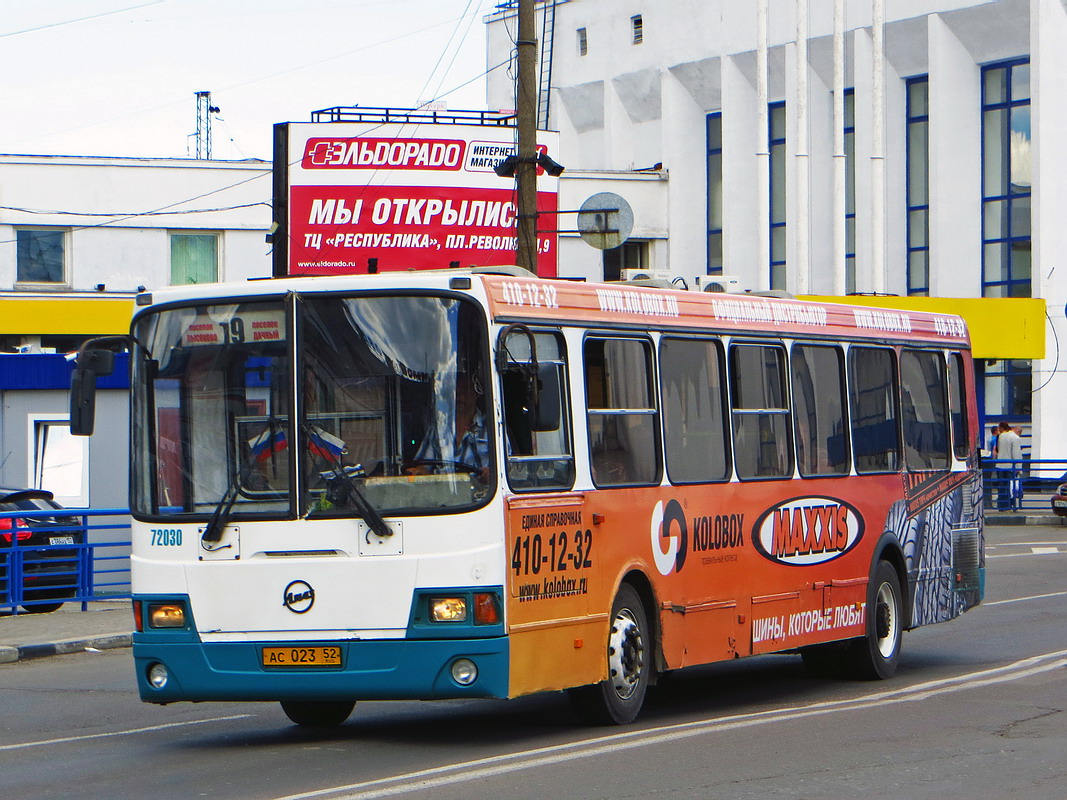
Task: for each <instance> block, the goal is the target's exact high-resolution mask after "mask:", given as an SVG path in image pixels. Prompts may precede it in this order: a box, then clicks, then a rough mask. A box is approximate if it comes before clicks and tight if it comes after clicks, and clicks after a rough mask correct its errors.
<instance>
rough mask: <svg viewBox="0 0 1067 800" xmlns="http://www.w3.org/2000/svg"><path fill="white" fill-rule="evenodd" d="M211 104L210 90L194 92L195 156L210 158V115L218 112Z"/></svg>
mask: <svg viewBox="0 0 1067 800" xmlns="http://www.w3.org/2000/svg"><path fill="white" fill-rule="evenodd" d="M218 113H219V109H218V106H213V105H211V92H197V93H196V157H197V158H206V159H210V158H211V115H212V114H218Z"/></svg>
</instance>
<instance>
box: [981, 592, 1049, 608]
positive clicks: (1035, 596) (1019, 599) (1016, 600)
mask: <svg viewBox="0 0 1067 800" xmlns="http://www.w3.org/2000/svg"><path fill="white" fill-rule="evenodd" d="M1065 594H1067V592H1049V593H1048V594H1032V595H1030V596H1029V597H1013V598H1012V599H1011V600H994V601H993V602H992V603H987V602H985V601H982V605H983V606H1002V605H1005V604H1007V603H1021V602H1023V601H1024V600H1044V599H1045V598H1046V597H1062V596H1063V595H1065Z"/></svg>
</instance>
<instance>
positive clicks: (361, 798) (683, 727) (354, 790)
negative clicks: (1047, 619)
mask: <svg viewBox="0 0 1067 800" xmlns="http://www.w3.org/2000/svg"><path fill="white" fill-rule="evenodd" d="M1065 666H1067V650H1059V651H1056V652H1052V653H1045V654H1044V655H1040V656H1035V657H1033V658H1026V659H1022V660H1021V661H1016V662H1015V663H1013V664H1008V665H1006V666H1003V667H996V668H994V669H988V670H980V671H978V672H972V673H969V674H965V675H959V676H957V677H955V678H945V679H941V680H936V681H928V682H926V683H921V684H917V685H915V686H910V687H905V688H902V689H894V690H891V691H887V692H880V693H878V694H874V695H870V696H868V697H862V698H855V699H852V700H835V701H830V702H824V703H813V704H812V705H808V706H795V707H789V708H782V709H772V710H768V711H757V712H754V713H751V714H738V715H735V716H730V717H723V718H720V719H714V720H701V721H699V722H686V723H682V724H679V725H667V726H663V727H659V728H649V729H646V730H641V731H630V732H626V733H618V734H613V735H610V736H600V737H597V738H594V739H586V740H583V741H580V742H571V743H568V744H561V745H552V746H549V747H541V748H537V749H535V750H528V751H524V752H520V753H510V754H506V755H500V756H491V757H489V758H481V759H477V760H474V761H466V762H462V763H459V764H450V765H447V766H443V767H434V768H431V769H424V770H419V771H417V772H410V773H407V774H405V775H395V776H393V777H391V778H380V779H378V780H371V781H363V782H361V783H352V784H348V785H346V786H335V787H332V788H329V789H319V790H316V791H312V792H303V793H301V794H292V795H286V796H284V797H279V798H275V800H311V798H332V800H372V798H379V797H389V796H392V795H399V794H407V793H409V792H417V791H425V790H427V789H434V788H437V787H440V786H447V785H453V784H460V783H467V782H470V781H476V780H484V779H486V778H493V777H496V776H499V775H504V774H507V773H510V772H518V771H520V770H526V769H533V768H536V767H545V766H554V765H557V764H561V763H564V762H567V761H573V760H576V759H579V758H588V757H590V756H597V755H607V754H616V753H619V752H622V751H625V750H631V749H635V748H638V747H645V746H648V745H660V744H665V743H667V742H672V741H676V740H679V739H687V738H691V737H694V736H703V735H705V734H709V733H721V732H724V731H729V730H735V729H738V728H748V727H753V726H756V725H766V724H768V723H772V722H783V721H791V720H796V719H803V718H805V717H813V716H821V715H825V714H833V713H837V712H840V711H855V710H862V709H870V708H876V707H878V706H881V705H889V704H892V703H905V702H911V701H914V700H925V699H928V698H930V697H934V696H936V695H939V694H948V693H949V692H958V691H963V690H966V689H973V688H977V687H980V686H988V685H990V684H996V683H1005V682H1008V681H1015V680H1019V679H1020V678H1025V677H1029V676H1031V675H1037V674H1039V673H1043V672H1049V671H1051V670H1055V669H1060V668H1062V667H1065Z"/></svg>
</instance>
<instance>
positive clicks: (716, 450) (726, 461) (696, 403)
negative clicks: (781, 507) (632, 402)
mask: <svg viewBox="0 0 1067 800" xmlns="http://www.w3.org/2000/svg"><path fill="white" fill-rule="evenodd" d="M723 360H724V359H723V354H722V345H721V344H720V343H719V342H718V341H717V340H713V339H668V338H664V339H663V340H662V343H661V344H660V350H659V363H660V393H661V395H662V397H663V439H664V442H663V450H664V456H665V459H666V462H667V475H668V477H669V478H670V479H671V483H701V482H704V481H723V480H726V479H728V478H729V477H730V448H729V444H728V440H729V436H728V433H727V430H726V414H725V412H724V406H725V392H724V388H725V385H726V382H725V380H724V378H723Z"/></svg>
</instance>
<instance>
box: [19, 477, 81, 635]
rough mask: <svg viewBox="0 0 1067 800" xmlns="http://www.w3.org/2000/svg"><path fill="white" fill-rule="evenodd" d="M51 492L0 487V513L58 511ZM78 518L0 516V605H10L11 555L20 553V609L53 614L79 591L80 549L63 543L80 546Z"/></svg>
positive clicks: (58, 507)
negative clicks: (19, 551) (17, 549)
mask: <svg viewBox="0 0 1067 800" xmlns="http://www.w3.org/2000/svg"><path fill="white" fill-rule="evenodd" d="M62 508H63V506H61V505H60V504H59V503H57V502H56V501H55V500H54V499H53V496H52V493H51V492H49V491H45V490H43V489H4V488H0V512H9V511H33V512H40V511H58V510H61V509H62ZM80 525H81V520H80V519H79V518H78V517H70V516H63V515H60V514H53V515H41V516H35V517H29V516H27V517H7V518H0V603H4V602H10V600H11V595H12V591H11V589H12V587H11V585H10V581H9V580H8V577H9V573H10V572H11V569H10V565H11V556H12V554H13V552H14V550H15V548H27V549H24V550H23V551H22V577H23V583H22V600H23V601H24V602H25V603H26V604H25V605H23V608H24V609H25V610H26V611H29V612H31V613H35V614H47V613H49V612H51V611H55V610H57V609H58V608H59V607H60V606H62V605H63V603H64V602H65V601H66V599H68V598H71V597H74V596H75V595H76V594H77V590H78V565H79V563H80V560H81V559H80V556H79V554H80V553H81V552H83V551H82V550H81V549H80V548H76V547H75V548H71V549H66V548H65V547H64V545H80V544H83V543H84V542H85V529H84V528H82V527H80Z"/></svg>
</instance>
